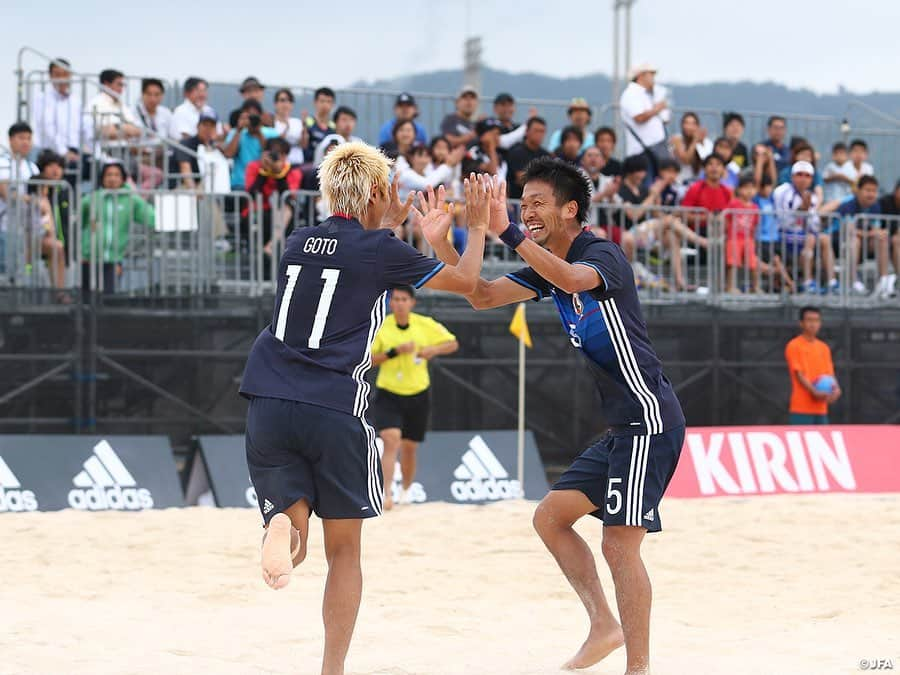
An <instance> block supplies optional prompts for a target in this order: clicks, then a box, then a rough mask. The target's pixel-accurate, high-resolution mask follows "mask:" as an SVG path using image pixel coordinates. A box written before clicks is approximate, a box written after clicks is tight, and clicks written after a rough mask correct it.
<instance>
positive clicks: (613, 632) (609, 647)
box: [563, 624, 625, 670]
mask: <svg viewBox="0 0 900 675" xmlns="http://www.w3.org/2000/svg"><path fill="white" fill-rule="evenodd" d="M624 644H625V635H624V634H623V633H622V627H621V626H619V625H618V624H616V625H615V627H614V628H610V627H605V628H600V627H597V628H594V627H591V632H590V633H589V634H588V638H587V640H585V641H584V644H583V645H581V649H579V650H578V653H577V654H575V656H573V657H572V658H571V659H569V660H568V661H566V663H565V664H564V665H563V669H564V670H577V669H579V668H590V667H591V666H593V665H594V664H595V663H599V662H600V661H601V660H603V659H605V658H606V657H607V656H609V654H611V653H612V652H614V651H615V650H616V649H618V648H619V647H621V646H622V645H624Z"/></svg>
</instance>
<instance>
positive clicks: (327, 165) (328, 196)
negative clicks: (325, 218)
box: [319, 142, 393, 218]
mask: <svg viewBox="0 0 900 675" xmlns="http://www.w3.org/2000/svg"><path fill="white" fill-rule="evenodd" d="M392 164H393V161H392V160H390V159H388V158H387V157H386V156H385V155H384V153H383V152H381V150H379V149H378V148H373V147H372V146H371V145H369V144H368V143H362V142H355V143H342V144H341V145H339V146H337V147H336V148H335V149H334V150H332V151H331V152H329V153H328V154H327V155H325V159H323V160H322V163H321V164H320V165H319V185H320V186H321V190H322V196H323V197H324V198H325V204H326V205H327V206H328V208H329V210H330V211H331V212H332V213H346V214H347V215H348V216H353V217H354V218H361V217H363V216H365V215H366V210H367V209H368V206H369V198H370V197H371V196H372V186H373V185H374V186H375V187H376V189H377V190H378V191H379V192H380V193H381V194H384V195H387V194H388V193H389V190H390V181H389V180H388V177H389V175H390V172H391V165H392Z"/></svg>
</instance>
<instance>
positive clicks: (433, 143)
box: [428, 136, 450, 152]
mask: <svg viewBox="0 0 900 675" xmlns="http://www.w3.org/2000/svg"><path fill="white" fill-rule="evenodd" d="M441 141H443V142H444V143H446V144H447V147H448V148H449V147H450V141H448V140H447V137H446V136H435V137H434V138H432V139H431V143H429V144H428V149H429V150H431V152H434V146H436V145H437V144H438V143H440V142H441Z"/></svg>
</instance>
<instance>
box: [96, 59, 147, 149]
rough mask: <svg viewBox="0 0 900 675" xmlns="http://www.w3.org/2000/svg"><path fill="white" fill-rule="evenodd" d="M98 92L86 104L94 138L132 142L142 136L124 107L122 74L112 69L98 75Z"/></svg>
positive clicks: (133, 116) (131, 115)
mask: <svg viewBox="0 0 900 675" xmlns="http://www.w3.org/2000/svg"><path fill="white" fill-rule="evenodd" d="M100 88H101V91H100V93H99V94H97V95H96V96H95V97H94V98H92V99H91V100H90V101H89V102H88V107H87V110H86V111H85V112H86V114H87V116H88V125H89V127H90V128H91V129H92V130H93V132H94V137H95V138H98V137H100V138H107V139H120V140H127V139H134V138H139V137H140V136H141V133H142V132H141V128H140V126H139V122H138V120H137V117H135V115H134V113H133V112H132V111H131V109H130V108H129V107H128V106H126V105H125V102H124V101H123V96H124V94H125V74H124V73H122V72H121V71H118V70H114V69H107V70H104V71H102V72H101V73H100Z"/></svg>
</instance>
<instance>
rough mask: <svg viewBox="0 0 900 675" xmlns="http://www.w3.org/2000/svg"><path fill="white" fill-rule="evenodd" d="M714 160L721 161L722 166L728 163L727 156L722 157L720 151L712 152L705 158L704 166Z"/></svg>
mask: <svg viewBox="0 0 900 675" xmlns="http://www.w3.org/2000/svg"><path fill="white" fill-rule="evenodd" d="M713 160H716V161H717V162H721V163H722V166H725V165H726V164H727V162H726V161H725V158H724V157H722V155H720V154H719V153H718V152H711V153H709V154H708V155H707V156H706V157H704V158H703V166H706V165H707V164H709V163H710V162H711V161H713Z"/></svg>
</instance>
